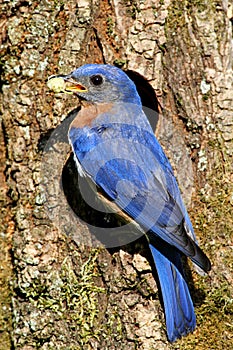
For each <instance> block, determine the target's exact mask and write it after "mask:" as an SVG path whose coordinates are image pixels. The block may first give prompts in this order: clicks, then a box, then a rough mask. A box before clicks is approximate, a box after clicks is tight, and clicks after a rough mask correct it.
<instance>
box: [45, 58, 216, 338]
mask: <svg viewBox="0 0 233 350" xmlns="http://www.w3.org/2000/svg"><path fill="white" fill-rule="evenodd" d="M57 77H58V78H62V79H63V81H64V82H65V83H66V87H65V91H67V92H73V93H75V94H77V95H78V97H79V98H80V100H81V101H84V102H83V107H82V108H81V110H80V112H79V113H78V116H77V117H76V118H75V119H74V120H73V122H72V123H71V125H70V129H69V141H70V144H71V146H72V149H73V153H74V158H75V162H76V164H77V168H78V172H79V174H80V175H81V176H84V177H87V178H88V179H89V180H90V181H91V182H93V183H94V184H95V185H97V187H98V188H99V189H100V190H101V191H102V193H103V194H104V196H105V197H106V198H107V200H108V201H110V202H113V203H114V204H116V205H117V206H118V207H119V208H120V209H121V212H122V215H124V216H127V217H128V218H129V220H132V219H133V220H134V222H135V223H136V224H137V225H138V226H139V227H140V229H141V230H142V231H143V232H144V233H145V234H146V237H147V239H148V245H149V248H150V250H151V253H152V256H153V259H154V262H155V267H156V270H157V273H158V278H159V282H160V287H161V292H162V297H163V303H164V310H165V318H166V326H167V335H168V339H169V341H170V342H174V341H175V340H176V339H177V338H180V337H181V336H184V335H187V334H188V333H189V332H192V331H193V330H194V329H195V326H196V318H195V313H194V307H193V303H192V299H191V296H190V293H189V289H188V285H187V283H186V281H185V277H184V272H183V268H182V263H181V256H182V255H183V254H184V255H186V256H187V257H189V258H190V259H191V260H192V261H193V262H194V264H196V265H197V266H198V267H199V268H201V269H202V270H204V271H205V272H208V271H209V270H210V268H211V265H210V261H209V259H208V258H207V256H206V255H205V254H204V253H203V252H202V250H201V249H200V248H199V247H198V244H197V240H196V238H195V234H194V231H193V228H192V224H191V222H190V219H189V216H188V213H187V211H186V208H185V206H184V204H183V201H182V198H181V194H180V191H179V188H178V185H177V182H176V179H175V177H174V174H173V170H172V167H171V165H170V163H169V161H168V159H167V157H166V155H165V154H164V152H163V150H162V148H161V146H160V144H159V142H158V141H157V139H156V137H155V135H154V133H153V130H152V129H151V126H150V124H149V122H148V120H147V117H146V115H145V114H144V112H143V110H142V104H141V100H140V97H139V95H138V93H137V90H136V86H135V85H134V83H133V82H132V80H131V79H130V78H129V77H128V76H127V75H126V74H125V73H124V72H123V71H122V70H121V69H118V68H116V67H114V66H111V65H103V64H86V65H84V66H82V67H80V68H78V69H76V70H75V71H73V72H72V73H71V74H69V75H65V76H61V75H60V76H57ZM52 78H54V76H53V77H52ZM55 78H56V77H55Z"/></svg>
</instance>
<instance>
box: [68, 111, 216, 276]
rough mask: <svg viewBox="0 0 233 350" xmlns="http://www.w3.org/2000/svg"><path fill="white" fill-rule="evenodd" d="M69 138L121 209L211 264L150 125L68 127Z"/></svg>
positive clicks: (199, 260) (196, 259)
mask: <svg viewBox="0 0 233 350" xmlns="http://www.w3.org/2000/svg"><path fill="white" fill-rule="evenodd" d="M143 117H144V116H141V118H143ZM70 140H71V143H72V147H73V151H74V153H75V155H76V157H77V159H78V160H79V162H80V163H81V165H82V167H83V169H84V170H85V172H86V173H87V174H88V175H89V176H90V177H91V178H92V180H93V181H94V182H95V183H96V184H97V185H98V186H99V187H100V188H101V189H102V190H103V191H104V192H105V193H106V194H107V195H108V196H109V197H110V198H111V199H112V200H114V201H115V202H116V204H117V205H118V206H119V207H120V208H121V209H122V210H124V212H126V213H127V214H128V215H129V216H130V217H132V218H133V219H134V220H135V221H136V222H138V223H139V224H140V225H141V226H142V227H143V228H144V229H145V230H146V231H152V232H154V233H155V234H156V235H158V236H160V237H161V238H162V239H163V240H165V241H166V242H168V243H169V244H171V245H174V246H175V247H177V248H178V249H179V250H180V251H182V252H183V253H184V254H185V255H187V256H189V257H190V258H191V259H192V260H193V261H194V262H195V263H197V264H198V265H199V266H200V267H201V268H202V269H204V270H209V267H210V266H209V261H208V259H207V258H206V256H205V255H204V253H203V252H202V251H201V249H200V248H199V247H198V246H197V244H196V243H195V242H194V241H193V240H191V239H190V238H189V236H188V235H187V230H191V231H192V232H193V230H192V226H190V225H191V223H190V221H189V219H188V214H187V212H186V209H185V207H184V204H183V202H182V199H181V196H180V191H179V189H178V185H177V182H176V179H175V177H174V175H173V172H172V168H171V165H170V163H169V161H168V159H167V158H166V156H165V154H164V152H163V150H162V148H161V146H160V145H159V143H158V141H157V140H156V138H155V136H154V135H153V133H152V131H151V129H150V128H141V126H140V125H139V126H137V125H134V124H129V123H127V124H124V123H105V124H102V125H101V127H93V128H87V129H86V130H85V128H84V129H82V131H80V130H78V129H75V128H71V130H70ZM193 235H194V234H193Z"/></svg>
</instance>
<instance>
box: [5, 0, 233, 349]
mask: <svg viewBox="0 0 233 350" xmlns="http://www.w3.org/2000/svg"><path fill="white" fill-rule="evenodd" d="M232 9H233V5H232V2H230V1H227V0H222V1H220V0H218V1H212V0H211V1H205V0H196V1H189V0H187V1H179V0H165V1H159V0H156V1H152V0H145V1H139V0H132V1H131V0H130V1H118V0H110V1H107V0H103V1H101V0H99V1H98V0H95V1H91V0H80V1H75V0H70V1H69V2H63V1H61V0H57V1H46V0H41V1H36V2H32V1H20V0H18V1H17V0H14V1H11V2H9V1H3V2H2V18H1V27H2V32H1V40H2V45H1V48H2V49H3V55H2V62H1V67H2V95H1V102H2V131H1V151H2V152H1V163H0V164H1V169H2V172H3V173H2V174H3V175H1V178H0V181H1V198H0V199H1V204H2V208H3V210H2V212H1V230H2V232H3V234H2V236H1V237H2V238H1V255H0V257H1V270H0V280H1V284H0V288H1V297H0V306H1V310H0V320H1V325H0V327H1V328H0V331H1V340H0V349H2V350H3V349H4V350H6V349H10V348H11V349H20V350H31V349H43V350H45V349H70V350H71V349H112V350H114V349H118V350H119V349H122V350H123V349H124V350H131V349H142V350H149V349H170V348H174V349H193V348H195V347H196V348H198V349H204V348H208V349H227V348H230V345H231V344H232V338H231V337H232V335H231V333H230V315H231V312H232V310H231V309H230V306H231V304H230V296H231V295H232V291H231V290H230V289H231V286H232V284H233V281H232V275H231V273H232V270H231V268H232V261H231V257H230V254H231V248H232V241H231V239H232V222H233V221H232V214H231V213H232V205H233V188H232V182H233V175H232V174H233V171H232V170H233V169H232V153H233V152H232V150H233V104H232V89H233V75H232V73H233V72H232V63H233V62H232V60H233V50H232V18H233V17H232ZM84 63H110V64H115V65H118V66H119V67H121V68H123V69H125V70H131V71H134V72H138V73H140V74H141V75H142V76H143V77H145V78H147V79H148V81H149V82H150V84H151V85H152V87H153V88H154V89H155V92H156V94H157V97H158V99H159V102H160V105H161V108H160V109H161V115H160V118H159V123H158V125H157V129H156V134H157V136H158V137H159V139H160V141H161V143H162V145H163V146H164V148H165V150H166V152H167V154H168V156H169V157H170V159H171V162H172V164H173V166H174V168H175V170H176V173H177V177H178V180H179V183H180V187H181V188H182V191H183V194H184V198H185V200H186V202H187V204H188V206H189V212H190V214H191V217H192V221H193V224H194V228H195V230H196V233H197V236H198V238H199V241H200V244H201V247H202V248H203V249H204V250H205V252H206V253H207V254H208V256H209V257H210V259H211V260H212V262H213V269H212V272H211V274H210V276H209V277H208V278H203V277H199V276H197V275H196V274H195V272H194V273H193V274H192V277H191V275H190V282H191V289H192V295H193V299H194V302H195V306H196V312H197V324H198V327H197V330H196V331H195V332H194V334H192V335H189V336H188V337H187V338H185V339H182V340H180V341H178V342H177V343H176V344H175V345H170V344H168V342H167V340H166V333H165V325H164V316H163V311H162V307H161V304H160V301H159V295H158V290H157V287H156V283H155V281H154V278H153V275H152V271H151V268H150V264H149V262H150V256H148V254H147V252H146V251H145V250H144V248H143V241H142V242H141V241H140V243H134V244H131V245H129V246H127V247H124V248H122V247H119V249H115V250H114V251H113V250H109V251H108V250H106V249H100V248H91V247H87V246H85V245H84V244H78V245H77V244H75V242H74V241H73V240H72V238H71V237H69V236H66V235H65V234H64V231H65V228H64V227H67V226H66V225H67V222H65V226H64V227H63V226H62V224H63V223H64V222H63V221H64V220H65V218H66V217H65V215H66V214H64V215H63V213H62V212H58V213H56V215H57V216H56V220H54V221H55V224H54V223H53V222H52V221H51V220H50V219H49V218H48V215H47V211H46V205H45V204H46V203H44V197H43V195H42V192H41V188H40V183H41V181H42V180H43V179H42V178H41V176H42V175H41V159H42V155H43V150H44V148H45V145H46V141H47V140H48V139H49V136H50V135H51V131H53V130H54V129H55V128H56V127H57V126H59V125H60V124H61V121H62V120H64V119H65V117H66V116H67V114H68V113H69V112H70V111H72V110H73V109H74V108H76V107H78V104H77V105H75V102H74V99H73V98H72V97H70V96H56V95H54V94H52V93H51V92H49V91H48V89H47V87H46V79H47V77H48V76H49V75H51V74H56V73H68V72H70V71H71V70H73V69H74V68H75V67H78V66H80V65H82V64H84ZM77 103H78V102H77ZM57 144H58V145H57ZM57 144H56V145H55V146H54V147H55V153H56V152H57V155H56V156H55V153H53V156H54V158H53V157H52V158H51V157H50V163H46V165H48V164H50V166H52V167H53V166H54V173H55V174H54V178H53V180H52V179H51V181H50V183H52V184H54V191H58V190H59V186H58V184H59V183H58V182H57V183H56V181H58V180H56V179H57V178H58V177H59V174H60V173H61V171H62V168H63V163H64V160H66V155H67V154H68V152H69V149H68V148H67V144H66V143H64V140H58V141H57ZM56 147H58V148H56ZM64 154H65V156H64ZM59 157H61V159H60V158H59ZM47 162H49V161H47ZM51 164H52V165H51ZM69 169H70V168H69V166H67V169H66V172H65V173H63V178H64V179H65V180H64V182H65V181H66V179H67V177H66V176H68V175H69V176H70V171H72V170H69ZM59 172H60V173H59ZM51 175H52V174H51ZM60 175H61V174H60ZM49 180H50V179H49ZM53 181H54V182H53ZM50 190H51V189H50ZM61 204H62V206H63V205H64V206H65V205H66V203H65V199H64V198H63V199H61ZM59 210H61V208H60V207H59ZM59 219H61V220H60V221H61V225H60V224H59V223H60V221H59ZM68 219H69V217H68ZM58 224H59V225H58ZM76 224H77V228H76V229H77V234H79V235H84V233H85V234H86V233H87V234H88V230H87V226H85V224H84V223H79V222H77V223H76V222H75V225H76ZM72 230H73V227H72ZM192 280H193V281H194V284H195V288H194V287H193V283H192ZM11 296H12V299H10V297H11ZM11 300H12V302H11Z"/></svg>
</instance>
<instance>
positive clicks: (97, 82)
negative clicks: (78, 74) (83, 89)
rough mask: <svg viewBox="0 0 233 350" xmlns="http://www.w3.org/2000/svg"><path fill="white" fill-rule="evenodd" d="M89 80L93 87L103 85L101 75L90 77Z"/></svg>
mask: <svg viewBox="0 0 233 350" xmlns="http://www.w3.org/2000/svg"><path fill="white" fill-rule="evenodd" d="M90 80H91V82H92V84H93V85H101V84H102V83H103V77H102V76H101V75H99V74H97V75H92V77H91V78H90Z"/></svg>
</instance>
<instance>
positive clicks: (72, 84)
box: [63, 76, 87, 92]
mask: <svg viewBox="0 0 233 350" xmlns="http://www.w3.org/2000/svg"><path fill="white" fill-rule="evenodd" d="M63 79H64V81H65V83H66V91H68V92H87V88H86V87H85V86H84V85H82V84H81V83H79V82H77V81H76V80H74V79H72V78H71V77H69V76H66V77H64V78H63Z"/></svg>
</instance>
